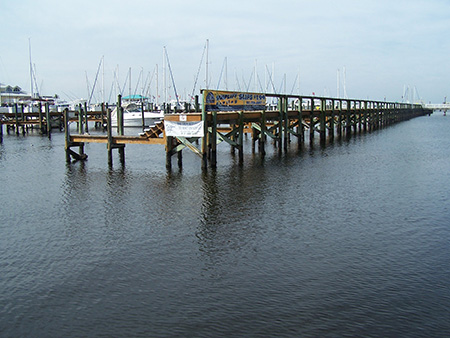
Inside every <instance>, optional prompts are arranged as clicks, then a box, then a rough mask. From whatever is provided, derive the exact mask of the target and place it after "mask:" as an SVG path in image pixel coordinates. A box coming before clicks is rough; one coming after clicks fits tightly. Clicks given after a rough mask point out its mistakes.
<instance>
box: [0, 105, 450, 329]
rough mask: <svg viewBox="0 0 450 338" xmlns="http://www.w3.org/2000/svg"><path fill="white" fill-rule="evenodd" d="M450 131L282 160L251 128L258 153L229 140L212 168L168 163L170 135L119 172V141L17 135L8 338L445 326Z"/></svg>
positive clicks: (432, 119)
mask: <svg viewBox="0 0 450 338" xmlns="http://www.w3.org/2000/svg"><path fill="white" fill-rule="evenodd" d="M449 124H450V120H449V119H448V117H444V116H442V114H432V115H431V116H420V117H417V118H413V119H410V120H407V121H404V122H402V123H395V124H392V125H390V126H389V127H383V128H378V129H374V130H373V131H372V132H364V131H362V132H361V133H359V132H357V133H356V134H352V135H351V137H349V138H347V137H345V135H344V136H343V137H342V138H339V136H338V134H337V133H336V136H335V139H334V141H333V142H328V141H327V144H326V146H325V147H322V146H320V138H319V137H318V134H317V133H316V135H315V139H314V145H313V146H312V147H310V146H309V144H308V142H309V135H308V132H306V133H305V147H304V148H302V149H300V150H298V149H297V140H298V138H297V137H293V138H292V140H291V144H290V145H288V151H287V152H285V151H284V150H283V152H282V153H281V155H280V153H279V148H278V144H272V143H271V142H267V144H266V147H265V150H266V155H265V157H264V158H262V157H261V154H260V153H258V152H256V153H253V152H252V143H253V142H252V139H251V137H248V138H246V137H245V136H244V138H243V152H244V156H243V164H239V157H238V153H237V151H236V152H235V154H233V152H232V151H230V146H226V145H227V143H223V142H222V143H221V144H220V145H219V146H218V147H217V155H218V156H217V157H218V160H217V168H218V169H217V170H208V171H206V172H205V171H203V170H201V165H200V161H201V158H200V157H198V156H197V155H193V156H191V155H192V154H191V153H190V152H191V151H190V150H189V153H186V154H184V156H183V167H182V168H178V167H177V166H176V165H174V166H172V169H171V170H168V169H166V167H165V165H164V163H165V158H166V154H165V151H164V145H146V144H141V145H140V144H132V145H127V150H126V151H127V152H126V165H124V166H122V165H115V166H113V167H108V165H107V164H106V163H107V152H106V150H105V146H106V144H100V143H85V151H86V153H87V154H89V159H88V161H76V162H71V163H67V162H66V161H65V148H64V147H65V134H64V133H63V132H59V131H55V132H53V133H52V137H51V138H48V137H47V136H46V135H42V136H41V135H40V132H39V131H38V130H32V129H31V130H29V132H28V134H27V135H25V136H23V135H22V134H21V133H20V134H19V135H16V134H15V133H13V134H10V135H5V136H4V137H5V139H4V142H3V143H2V144H0V172H1V175H2V189H1V190H0V204H1V205H2V222H0V231H1V234H2V236H1V237H0V247H1V248H2V250H0V272H1V282H0V303H1V304H2V307H1V309H0V314H1V316H0V335H1V336H5V337H30V336H36V335H39V336H47V337H61V336H64V337H79V336H116V337H130V336H133V337H149V336H151V337H174V336H197V337H211V336H216V337H229V336H235V337H236V336H255V335H259V336H277V337H293V336H296V337H298V336H305V337H308V336H309V337H317V336H322V337H324V336H328V337H331V336H333V337H336V336H355V337H356V336H357V337H362V336H364V337H381V336H392V337H394V336H408V337H443V336H445V334H443V333H445V332H449V330H450V326H449V321H448V315H449V312H448V304H449V301H450V293H449V290H450V287H449V286H450V279H449V276H450V275H449V273H448V261H449V259H450V246H449V243H448V238H449V236H450V233H449V227H448V224H449V222H450V219H449V212H448V202H449V201H450V194H449V189H448V185H447V184H444V183H445V182H448V180H449V173H450V163H449V161H448V158H449V156H450V153H449V150H450V144H449V137H448V131H449V130H450V125H449ZM72 127H73V128H74V133H77V132H78V131H77V130H76V122H73V123H72ZM138 129H139V128H138ZM95 132H98V133H99V134H102V133H103V132H102V131H101V130H98V131H95V129H94V128H91V129H90V133H92V134H94V133H95ZM134 132H136V133H137V132H139V130H138V131H133V130H130V129H125V134H127V133H134ZM248 135H249V136H250V135H251V134H248ZM102 136H103V135H102ZM125 136H126V135H125ZM194 145H195V142H194ZM75 150H76V148H75ZM114 151H116V150H114ZM114 155H115V156H116V154H114ZM175 159H176V156H175ZM258 333H260V334H258Z"/></svg>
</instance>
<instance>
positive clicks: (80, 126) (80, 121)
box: [78, 103, 83, 134]
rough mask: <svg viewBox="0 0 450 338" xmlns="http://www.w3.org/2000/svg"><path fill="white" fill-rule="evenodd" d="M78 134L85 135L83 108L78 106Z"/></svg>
mask: <svg viewBox="0 0 450 338" xmlns="http://www.w3.org/2000/svg"><path fill="white" fill-rule="evenodd" d="M78 134H83V108H81V103H80V104H79V105H78Z"/></svg>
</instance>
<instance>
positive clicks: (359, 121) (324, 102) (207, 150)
mask: <svg viewBox="0 0 450 338" xmlns="http://www.w3.org/2000/svg"><path fill="white" fill-rule="evenodd" d="M211 93H214V94H215V93H216V92H215V91H203V105H202V112H201V113H200V112H193V113H183V114H180V113H175V114H166V115H165V116H164V123H160V124H158V125H156V126H154V127H153V128H152V129H148V130H146V131H145V132H144V133H141V134H139V135H136V136H125V135H124V128H123V117H121V112H119V116H118V129H117V134H118V135H113V134H112V128H111V116H110V113H108V114H107V125H108V127H107V131H108V134H107V135H100V136H96V135H86V134H83V133H82V132H80V133H79V134H77V135H70V133H69V128H68V124H67V122H66V127H65V130H66V154H67V159H68V160H70V156H72V157H74V158H75V159H79V160H81V159H85V158H86V157H87V156H86V155H85V154H84V143H86V142H92V143H106V144H107V150H108V162H109V164H110V165H111V164H112V150H113V149H115V148H117V149H118V150H119V154H120V160H121V162H122V163H123V162H124V161H125V144H131V143H135V144H136V143H139V144H164V145H165V149H166V166H167V167H168V168H170V167H171V159H172V156H173V155H175V154H176V155H177V157H178V164H179V165H180V166H181V165H182V150H183V149H185V148H188V149H190V150H191V151H193V152H194V153H195V154H197V155H199V157H200V158H201V162H202V168H204V169H206V168H207V165H208V163H209V164H210V165H211V167H213V168H214V167H216V166H217V146H218V145H219V144H220V143H223V142H225V143H227V144H228V145H230V146H231V148H232V149H233V151H234V150H237V151H238V153H239V162H241V163H242V162H243V145H244V142H243V136H244V134H251V135H252V140H253V142H252V144H253V149H255V148H256V147H255V144H256V143H258V150H259V152H260V153H261V156H264V155H265V146H266V143H267V141H268V140H272V141H273V142H275V144H276V145H277V147H278V149H279V152H283V150H285V151H286V150H287V149H288V144H289V143H290V140H291V138H292V137H297V139H298V146H299V147H301V146H303V145H304V144H305V139H306V136H307V135H308V136H309V143H310V144H311V145H312V144H313V142H314V139H315V137H316V135H318V137H319V139H320V142H321V143H322V144H324V143H325V141H326V139H327V137H328V138H330V139H332V138H334V137H335V135H338V136H339V137H341V136H344V135H345V136H351V135H352V134H353V133H356V132H358V131H372V130H376V129H379V128H382V127H384V126H388V125H391V124H393V123H396V122H400V121H403V120H407V119H410V118H413V117H417V116H421V115H428V114H431V112H432V111H431V110H428V109H425V108H424V107H423V106H422V105H413V104H407V103H394V102H381V101H368V100H355V99H337V98H326V97H315V96H312V97H311V96H298V95H278V94H260V93H259V94H255V96H258V97H261V96H263V97H265V98H264V102H265V100H266V98H270V99H274V100H275V101H277V105H275V107H273V108H272V109H270V107H269V108H268V106H267V105H262V109H261V110H250V111H248V110H246V107H245V105H244V106H242V105H240V106H239V107H240V109H241V110H239V111H217V109H219V110H220V108H217V107H216V106H214V107H215V109H216V110H215V111H207V109H205V107H207V106H208V103H209V102H208V103H207V102H206V97H207V95H208V94H209V95H210V96H209V97H211ZM223 93H229V92H220V94H218V95H221V96H222V97H226V96H227V95H224V94H223ZM243 94H245V95H244V96H245V97H247V96H248V95H251V94H252V93H243ZM119 100H120V99H119ZM119 106H120V105H119ZM210 106H213V105H210ZM254 107H255V106H254V105H252V108H251V109H254ZM226 108H227V110H231V109H229V108H230V107H226ZM264 108H265V109H264ZM122 114H123V111H122ZM67 120H68V117H67V118H66V121H67ZM80 123H82V121H80ZM169 123H171V124H174V123H176V124H178V125H180V126H181V129H180V130H181V131H180V134H176V133H175V134H173V133H169V132H168V130H166V129H167V128H168V126H169ZM196 123H201V124H202V125H201V128H202V129H203V130H202V133H201V135H198V126H197V127H196V128H197V132H196V133H195V135H189V132H188V133H187V134H184V131H185V130H186V129H189V126H190V125H195V124H196ZM166 124H167V126H166V128H165V125H166ZM184 127H186V128H184ZM183 128H184V129H183ZM79 130H83V128H82V126H81V127H80V129H79ZM166 131H167V133H168V134H169V135H166ZM182 133H183V134H182ZM182 135H183V136H182ZM199 141H201V145H200V147H199V146H198V142H199ZM72 147H79V153H76V152H75V151H73V150H71V148H72Z"/></svg>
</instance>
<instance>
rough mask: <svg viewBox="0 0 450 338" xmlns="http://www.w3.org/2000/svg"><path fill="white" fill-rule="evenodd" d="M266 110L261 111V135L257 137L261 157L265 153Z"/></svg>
mask: <svg viewBox="0 0 450 338" xmlns="http://www.w3.org/2000/svg"><path fill="white" fill-rule="evenodd" d="M265 144H266V110H263V111H262V112H261V135H260V138H259V151H260V152H261V155H262V157H264V156H265V155H266V147H265Z"/></svg>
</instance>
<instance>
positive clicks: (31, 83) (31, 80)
mask: <svg viewBox="0 0 450 338" xmlns="http://www.w3.org/2000/svg"><path fill="white" fill-rule="evenodd" d="M28 49H29V54H30V86H31V87H30V89H31V91H30V93H31V98H33V97H34V93H33V63H32V62H31V38H28Z"/></svg>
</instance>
